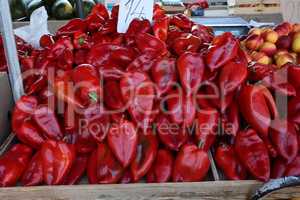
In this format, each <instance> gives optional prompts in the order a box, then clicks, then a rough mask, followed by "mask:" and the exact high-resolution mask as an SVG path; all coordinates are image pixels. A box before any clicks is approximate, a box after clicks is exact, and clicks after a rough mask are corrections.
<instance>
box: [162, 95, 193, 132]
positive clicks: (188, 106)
mask: <svg viewBox="0 0 300 200" xmlns="http://www.w3.org/2000/svg"><path fill="white" fill-rule="evenodd" d="M168 95H169V96H168V99H167V105H168V111H169V116H170V119H171V121H172V122H173V123H176V124H179V125H183V126H186V127H189V126H191V125H192V123H193V122H194V119H195V116H196V105H195V102H194V99H193V95H188V94H186V93H185V92H183V91H181V90H179V89H173V90H171V91H169V93H168Z"/></svg>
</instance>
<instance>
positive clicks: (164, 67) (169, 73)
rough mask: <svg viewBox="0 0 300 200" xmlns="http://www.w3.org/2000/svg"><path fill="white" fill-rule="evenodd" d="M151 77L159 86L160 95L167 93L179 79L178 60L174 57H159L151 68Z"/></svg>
mask: <svg viewBox="0 0 300 200" xmlns="http://www.w3.org/2000/svg"><path fill="white" fill-rule="evenodd" d="M151 77H152V80H153V81H154V83H155V84H156V85H157V87H158V91H157V93H158V96H161V95H163V94H165V93H167V92H168V91H169V90H170V89H171V88H172V85H173V84H174V83H175V81H176V79H177V77H176V60H175V59H173V58H158V59H157V60H156V61H155V62H154V64H153V66H152V68H151Z"/></svg>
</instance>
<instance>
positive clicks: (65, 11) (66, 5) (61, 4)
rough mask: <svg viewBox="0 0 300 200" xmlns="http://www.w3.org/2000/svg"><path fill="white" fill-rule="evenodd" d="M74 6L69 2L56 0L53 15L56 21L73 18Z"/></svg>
mask: <svg viewBox="0 0 300 200" xmlns="http://www.w3.org/2000/svg"><path fill="white" fill-rule="evenodd" d="M73 11H74V9H73V6H72V5H71V3H70V2H69V1H68V0H56V1H55V3H54V5H53V7H52V15H53V16H54V17H55V18H56V19H70V18H72V17H73Z"/></svg>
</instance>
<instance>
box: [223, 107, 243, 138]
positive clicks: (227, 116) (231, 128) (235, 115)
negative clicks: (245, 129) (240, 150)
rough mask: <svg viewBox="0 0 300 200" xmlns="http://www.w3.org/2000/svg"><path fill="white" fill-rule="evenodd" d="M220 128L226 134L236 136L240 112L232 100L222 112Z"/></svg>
mask: <svg viewBox="0 0 300 200" xmlns="http://www.w3.org/2000/svg"><path fill="white" fill-rule="evenodd" d="M222 128H223V132H224V133H225V134H227V135H231V136H234V137H235V136H236V134H237V133H238V131H239V129H240V112H239V107H238V105H237V104H236V102H232V103H231V104H230V106H229V107H228V108H227V109H226V111H225V112H224V113H223V114H222Z"/></svg>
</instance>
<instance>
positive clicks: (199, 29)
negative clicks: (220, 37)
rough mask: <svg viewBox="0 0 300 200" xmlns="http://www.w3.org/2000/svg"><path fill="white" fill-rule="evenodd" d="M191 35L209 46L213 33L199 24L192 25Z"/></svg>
mask: <svg viewBox="0 0 300 200" xmlns="http://www.w3.org/2000/svg"><path fill="white" fill-rule="evenodd" d="M191 33H192V34H193V35H195V36H197V37H199V38H200V39H201V40H202V41H203V43H206V44H209V43H211V41H212V40H213V39H214V32H213V30H212V29H211V28H210V27H208V26H204V25H201V24H195V25H193V27H192V29H191Z"/></svg>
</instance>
